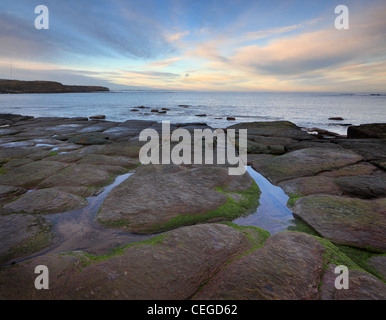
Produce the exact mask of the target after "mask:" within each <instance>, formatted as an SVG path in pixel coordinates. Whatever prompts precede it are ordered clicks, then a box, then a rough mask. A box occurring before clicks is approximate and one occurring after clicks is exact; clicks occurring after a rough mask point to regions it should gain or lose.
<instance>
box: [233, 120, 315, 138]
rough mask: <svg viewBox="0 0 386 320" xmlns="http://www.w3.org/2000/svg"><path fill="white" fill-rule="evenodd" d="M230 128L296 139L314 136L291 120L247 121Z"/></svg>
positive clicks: (255, 133)
mask: <svg viewBox="0 0 386 320" xmlns="http://www.w3.org/2000/svg"><path fill="white" fill-rule="evenodd" d="M228 129H247V130H248V136H249V135H257V136H273V137H286V138H291V139H295V140H311V139H313V137H312V136H311V135H309V134H308V133H307V132H305V131H302V130H301V129H300V128H299V127H297V126H296V125H295V124H293V123H292V122H289V121H272V122H246V123H239V124H236V125H233V126H230V127H228Z"/></svg>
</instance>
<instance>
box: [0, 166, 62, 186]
mask: <svg viewBox="0 0 386 320" xmlns="http://www.w3.org/2000/svg"><path fill="white" fill-rule="evenodd" d="M65 167H66V165H65V164H63V163H60V162H55V161H35V162H31V163H28V164H25V165H23V166H20V167H17V168H15V169H13V170H11V171H8V172H7V173H5V174H2V175H0V184H3V185H9V186H20V187H25V188H28V187H33V186H36V185H37V184H39V182H40V181H42V180H43V179H45V178H47V177H49V176H51V175H53V174H54V173H56V172H58V171H59V170H61V169H63V168H65Z"/></svg>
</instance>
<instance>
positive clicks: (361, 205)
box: [294, 195, 386, 251]
mask: <svg viewBox="0 0 386 320" xmlns="http://www.w3.org/2000/svg"><path fill="white" fill-rule="evenodd" d="M385 208H386V198H380V199H376V200H362V199H356V198H343V197H337V196H327V195H318V196H317V195H315V196H307V197H304V198H301V199H299V200H297V201H296V205H295V208H294V216H296V217H300V218H301V219H303V220H304V221H305V222H306V223H307V224H309V225H310V226H311V227H312V228H314V229H315V230H316V231H317V232H318V233H319V234H321V235H322V236H323V237H325V238H327V239H329V240H331V241H333V242H336V243H339V244H346V245H350V246H354V247H360V248H369V247H370V248H375V249H378V250H382V251H386V233H385V225H386V210H385Z"/></svg>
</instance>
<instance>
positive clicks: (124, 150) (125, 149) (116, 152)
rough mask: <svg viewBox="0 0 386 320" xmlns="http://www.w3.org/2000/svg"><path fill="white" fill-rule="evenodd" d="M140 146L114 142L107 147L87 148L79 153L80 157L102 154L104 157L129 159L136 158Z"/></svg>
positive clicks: (133, 143) (131, 143)
mask: <svg viewBox="0 0 386 320" xmlns="http://www.w3.org/2000/svg"><path fill="white" fill-rule="evenodd" d="M141 146H142V145H141V144H139V143H138V144H137V143H135V142H114V143H111V144H107V145H103V146H102V145H100V146H98V145H94V146H87V147H85V148H83V149H82V150H81V151H80V155H81V156H83V155H86V154H102V155H106V156H123V157H129V158H138V154H139V151H140V149H141Z"/></svg>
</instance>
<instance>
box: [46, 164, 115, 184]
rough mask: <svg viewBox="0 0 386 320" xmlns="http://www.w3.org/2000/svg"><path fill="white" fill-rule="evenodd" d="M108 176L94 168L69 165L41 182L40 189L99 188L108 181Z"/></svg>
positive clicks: (85, 165)
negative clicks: (61, 187)
mask: <svg viewBox="0 0 386 320" xmlns="http://www.w3.org/2000/svg"><path fill="white" fill-rule="evenodd" d="M109 178H110V177H109V174H108V173H107V172H105V171H102V170H100V169H98V168H97V167H96V166H93V165H87V164H71V165H69V166H68V167H66V168H65V169H63V170H61V171H59V172H57V173H56V174H53V175H52V176H50V177H49V178H47V179H45V180H43V181H42V182H41V183H40V184H39V187H40V188H49V187H56V186H101V185H104V184H106V183H107V182H108V181H109Z"/></svg>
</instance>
